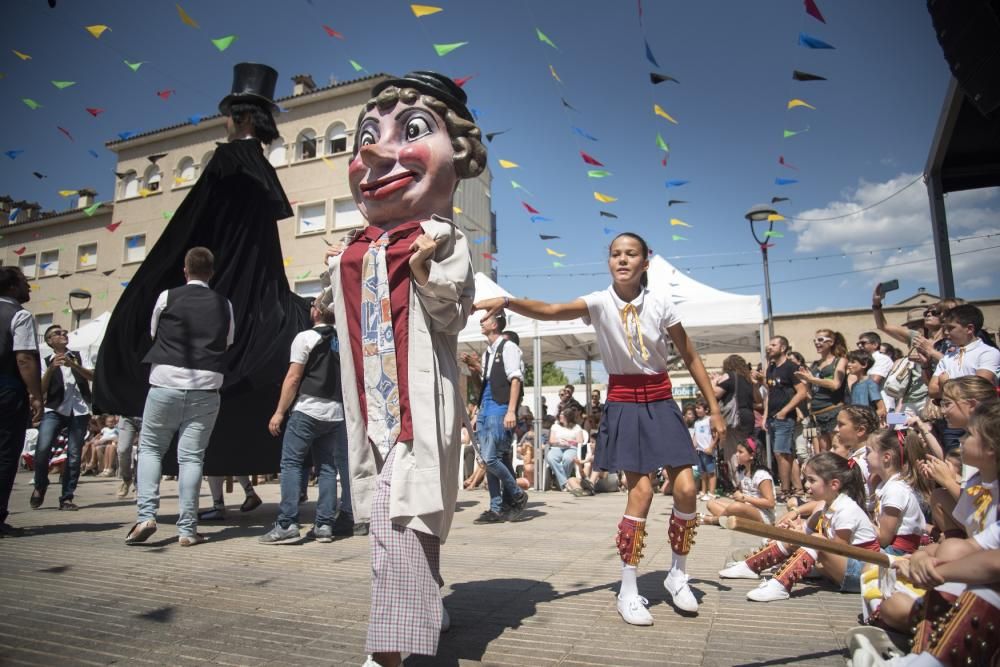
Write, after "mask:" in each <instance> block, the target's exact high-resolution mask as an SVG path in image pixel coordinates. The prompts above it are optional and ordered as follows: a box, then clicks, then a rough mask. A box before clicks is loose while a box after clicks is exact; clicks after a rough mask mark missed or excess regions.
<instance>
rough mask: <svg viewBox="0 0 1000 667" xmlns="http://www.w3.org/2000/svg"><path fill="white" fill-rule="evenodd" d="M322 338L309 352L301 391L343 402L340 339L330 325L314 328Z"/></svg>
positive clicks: (309, 394) (300, 386)
mask: <svg viewBox="0 0 1000 667" xmlns="http://www.w3.org/2000/svg"><path fill="white" fill-rule="evenodd" d="M314 331H315V332H316V333H318V334H319V336H320V339H319V341H318V342H317V343H316V345H315V346H314V347H313V349H312V350H311V351H310V352H309V358H308V359H307V360H306V367H305V371H304V373H303V376H302V383H301V384H300V385H299V393H300V394H305V395H307V396H313V397H315V398H325V399H328V400H334V401H338V402H340V403H343V401H344V395H343V392H342V391H341V387H340V340H339V339H338V338H337V330H336V329H334V328H333V327H332V326H330V325H328V324H327V325H323V326H320V327H316V328H315V329H314Z"/></svg>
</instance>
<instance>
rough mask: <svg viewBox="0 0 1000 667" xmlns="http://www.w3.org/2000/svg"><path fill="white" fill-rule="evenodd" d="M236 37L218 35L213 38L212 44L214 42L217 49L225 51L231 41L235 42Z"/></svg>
mask: <svg viewBox="0 0 1000 667" xmlns="http://www.w3.org/2000/svg"><path fill="white" fill-rule="evenodd" d="M236 39H237V37H236V35H226V36H225V37H219V38H217V39H213V40H212V44H215V48H217V49H218V50H219V51H225V50H226V49H228V48H229V47H230V46H232V44H233V42H235V41H236Z"/></svg>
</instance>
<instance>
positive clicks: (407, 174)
mask: <svg viewBox="0 0 1000 667" xmlns="http://www.w3.org/2000/svg"><path fill="white" fill-rule="evenodd" d="M413 176H414V174H413V172H412V171H403V172H400V173H398V174H393V175H392V176H386V177H385V178H380V179H378V180H377V181H372V182H370V183H362V184H361V185H360V188H361V191H362V192H370V191H371V190H378V189H379V188H381V187H384V186H386V185H389V184H390V183H394V182H396V181H399V180H402V179H404V178H413Z"/></svg>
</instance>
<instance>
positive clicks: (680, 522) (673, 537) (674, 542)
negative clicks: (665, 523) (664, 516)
mask: <svg viewBox="0 0 1000 667" xmlns="http://www.w3.org/2000/svg"><path fill="white" fill-rule="evenodd" d="M697 528H698V519H697V517H696V518H694V519H681V518H680V517H678V516H677V515H676V514H674V513H673V512H671V513H670V527H669V528H668V529H667V536H668V537H669V538H670V548H671V549H673V551H674V553H675V554H678V555H680V556H687V555H688V552H690V551H691V545H692V544H694V536H695V533H696V532H697Z"/></svg>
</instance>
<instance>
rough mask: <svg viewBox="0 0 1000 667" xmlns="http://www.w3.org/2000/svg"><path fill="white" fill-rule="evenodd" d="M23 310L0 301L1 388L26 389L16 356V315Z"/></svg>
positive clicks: (18, 306)
mask: <svg viewBox="0 0 1000 667" xmlns="http://www.w3.org/2000/svg"><path fill="white" fill-rule="evenodd" d="M20 310H23V309H22V308H21V305H20V304H13V303H10V302H9V301H0V386H8V384H9V385H10V386H13V385H17V386H18V387H22V388H23V387H24V381H23V380H22V379H21V373H20V372H19V371H18V370H17V357H16V356H15V355H14V329H13V327H11V324H13V322H14V315H15V314H17V312H18V311H20Z"/></svg>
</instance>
